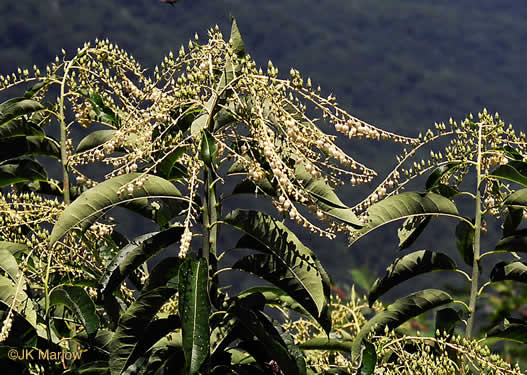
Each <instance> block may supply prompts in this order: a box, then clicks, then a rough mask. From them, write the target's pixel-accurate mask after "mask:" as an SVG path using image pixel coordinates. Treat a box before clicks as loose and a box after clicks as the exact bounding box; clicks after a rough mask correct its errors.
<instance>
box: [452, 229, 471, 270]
mask: <svg viewBox="0 0 527 375" xmlns="http://www.w3.org/2000/svg"><path fill="white" fill-rule="evenodd" d="M473 243H474V228H472V226H471V225H470V224H469V223H467V222H466V221H460V222H459V223H458V224H457V226H456V246H457V250H458V251H459V253H460V254H461V256H462V257H463V261H464V262H465V263H466V264H467V265H469V266H472V264H473V262H474V250H473V248H472V246H473Z"/></svg>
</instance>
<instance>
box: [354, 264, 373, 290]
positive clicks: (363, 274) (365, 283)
mask: <svg viewBox="0 0 527 375" xmlns="http://www.w3.org/2000/svg"><path fill="white" fill-rule="evenodd" d="M349 274H350V275H351V280H352V281H353V284H355V286H359V287H360V288H362V289H363V290H364V291H365V292H368V290H370V288H371V286H372V285H373V283H374V281H375V274H374V273H373V272H372V271H371V269H369V268H368V267H367V266H365V267H356V268H352V269H351V270H349Z"/></svg>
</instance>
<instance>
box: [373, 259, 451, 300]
mask: <svg viewBox="0 0 527 375" xmlns="http://www.w3.org/2000/svg"><path fill="white" fill-rule="evenodd" d="M455 269H456V263H455V262H454V261H453V260H452V259H451V258H450V257H449V256H448V255H445V254H443V253H437V252H434V251H428V250H421V251H416V252H413V253H411V254H408V255H405V256H403V257H400V258H397V259H395V261H394V262H393V263H392V264H391V265H390V266H389V267H388V268H387V269H386V275H385V276H384V277H383V278H382V279H380V278H379V279H377V280H376V281H375V283H374V284H373V286H372V287H371V289H370V291H369V293H368V302H369V304H370V306H371V305H373V303H374V302H375V301H376V300H377V299H378V298H379V297H380V296H382V295H383V294H384V293H386V292H387V291H389V290H390V289H392V288H393V287H394V286H396V285H399V284H400V283H402V282H403V281H406V280H408V279H411V278H412V277H414V276H417V275H421V274H423V273H427V272H432V271H442V270H455Z"/></svg>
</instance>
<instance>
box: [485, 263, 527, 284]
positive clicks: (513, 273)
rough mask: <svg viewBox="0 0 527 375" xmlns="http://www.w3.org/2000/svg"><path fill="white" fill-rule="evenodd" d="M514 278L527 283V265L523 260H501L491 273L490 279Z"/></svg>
mask: <svg viewBox="0 0 527 375" xmlns="http://www.w3.org/2000/svg"><path fill="white" fill-rule="evenodd" d="M504 280H514V281H519V282H522V283H527V265H526V264H525V263H523V262H512V263H507V262H499V263H498V264H496V265H495V266H494V268H493V269H492V271H491V273H490V281H492V282H496V281H504Z"/></svg>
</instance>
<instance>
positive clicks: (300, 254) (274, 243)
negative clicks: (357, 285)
mask: <svg viewBox="0 0 527 375" xmlns="http://www.w3.org/2000/svg"><path fill="white" fill-rule="evenodd" d="M224 221H225V222H226V223H227V224H230V225H232V226H233V227H235V228H237V229H239V230H241V231H243V232H245V233H247V234H248V235H249V236H250V237H247V236H245V237H243V238H242V239H241V240H240V241H239V242H238V244H237V247H246V248H252V249H256V250H258V251H263V252H266V253H267V254H270V256H269V255H263V256H262V255H260V256H251V257H250V258H249V257H248V258H246V259H245V260H244V261H243V262H242V261H240V262H238V263H237V265H236V267H239V268H242V267H243V268H246V269H247V270H251V272H253V271H254V273H255V274H257V275H259V276H261V277H262V278H265V279H266V280H268V281H270V282H272V283H274V284H275V285H277V286H278V287H280V288H282V289H284V291H286V292H287V293H288V294H289V295H290V296H291V297H293V298H294V299H295V300H296V301H297V302H298V303H300V304H301V305H302V306H303V307H304V308H305V309H306V310H307V311H309V312H310V313H311V314H312V315H313V317H315V318H316V319H317V320H318V321H319V322H320V323H321V324H323V326H325V329H327V328H328V326H327V325H326V324H325V323H324V322H325V321H326V320H327V316H326V314H327V303H328V301H329V293H330V287H331V285H330V281H329V277H328V276H327V274H326V272H325V270H324V268H323V267H322V265H321V264H320V262H319V260H318V259H317V257H316V255H315V254H314V253H313V252H312V251H311V250H310V249H309V248H307V247H306V246H304V245H303V244H302V243H301V242H300V241H299V240H298V238H297V237H296V236H295V235H294V234H293V233H292V232H291V231H290V230H289V229H288V228H287V227H286V226H285V225H284V224H282V223H280V222H279V221H278V220H276V219H274V218H273V217H271V216H269V215H266V214H264V213H261V212H256V211H246V210H235V211H233V212H231V213H230V214H229V215H227V217H226V218H225V220H224ZM262 262H263V263H265V262H268V264H262ZM258 265H262V266H263V267H265V269H266V270H267V273H265V272H262V271H261V270H258V268H257V267H258Z"/></svg>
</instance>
